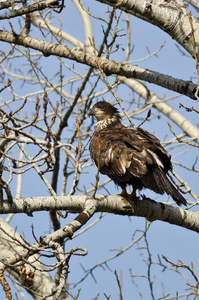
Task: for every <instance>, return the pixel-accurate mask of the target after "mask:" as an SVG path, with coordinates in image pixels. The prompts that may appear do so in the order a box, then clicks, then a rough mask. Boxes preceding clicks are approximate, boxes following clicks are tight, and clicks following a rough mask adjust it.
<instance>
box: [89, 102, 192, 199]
mask: <svg viewBox="0 0 199 300" xmlns="http://www.w3.org/2000/svg"><path fill="white" fill-rule="evenodd" d="M90 114H92V115H94V116H95V118H96V119H97V124H96V126H95V133H94V136H93V138H92V139H91V142H90V146H89V150H90V155H91V158H92V160H94V162H95V164H96V166H97V167H99V172H100V173H102V174H106V175H107V176H108V177H110V178H111V179H112V180H113V181H114V182H115V184H116V185H118V186H120V187H121V188H122V193H121V195H122V196H124V197H129V195H128V194H127V192H126V187H127V185H130V186H132V187H133V192H132V194H131V197H132V198H133V197H136V190H142V189H143V188H148V189H150V190H152V191H154V192H156V193H158V194H164V193H167V194H168V195H170V196H171V197H172V198H173V199H174V200H175V202H176V203H177V204H178V205H181V204H184V205H186V203H187V201H186V200H185V199H184V197H183V196H182V195H181V194H180V193H179V192H178V190H177V189H176V188H175V187H174V186H173V184H172V183H171V181H170V180H169V179H168V177H167V172H168V171H169V170H171V169H172V165H171V160H170V157H169V156H168V153H167V151H166V150H165V149H164V148H163V147H162V146H161V144H160V141H159V140H158V139H157V138H156V137H155V136H154V135H152V134H150V133H149V132H147V131H146V130H144V129H141V128H134V129H130V128H127V127H126V126H124V125H122V124H121V117H120V115H119V112H118V110H117V108H115V107H114V106H112V105H111V104H110V103H108V102H106V101H99V102H97V103H96V104H95V105H94V106H93V108H92V109H91V110H90Z"/></svg>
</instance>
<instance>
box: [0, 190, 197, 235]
mask: <svg viewBox="0 0 199 300" xmlns="http://www.w3.org/2000/svg"><path fill="white" fill-rule="evenodd" d="M88 200H89V201H91V203H93V205H94V207H96V212H108V213H113V214H118V215H128V216H138V217H145V218H146V219H148V220H149V221H155V220H160V221H163V222H167V223H170V224H174V225H177V226H180V227H184V228H187V229H190V230H192V231H195V232H199V213H198V212H192V211H188V210H184V209H182V208H179V207H174V206H171V205H168V204H163V203H160V202H155V201H154V200H152V199H149V198H145V197H144V198H143V199H142V200H137V201H135V202H133V201H132V202H131V205H132V209H129V207H128V209H127V208H126V204H125V203H124V202H123V201H122V198H121V196H119V195H111V196H104V195H97V196H96V200H95V199H92V198H91V196H90V195H77V196H60V197H58V196H57V198H56V200H55V198H54V197H31V198H22V199H17V200H13V203H9V202H8V201H2V205H1V207H0V214H7V213H26V214H28V215H32V213H33V212H34V211H49V210H51V209H55V210H65V211H67V212H70V213H80V212H82V211H83V209H84V207H85V203H86V202H87V201H88ZM60 230H61V231H63V228H62V229H60ZM53 234H55V233H53ZM56 236H60V235H59V230H57V231H56ZM53 239H54V240H56V238H53Z"/></svg>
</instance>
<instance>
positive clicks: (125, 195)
mask: <svg viewBox="0 0 199 300" xmlns="http://www.w3.org/2000/svg"><path fill="white" fill-rule="evenodd" d="M119 195H120V196H122V197H124V198H129V194H128V193H127V191H126V187H125V186H123V187H122V192H121V194H119Z"/></svg>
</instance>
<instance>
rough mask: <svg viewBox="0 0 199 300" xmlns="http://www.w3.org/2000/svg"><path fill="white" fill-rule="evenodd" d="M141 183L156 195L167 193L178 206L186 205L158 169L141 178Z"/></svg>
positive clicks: (183, 199) (162, 172)
mask: <svg viewBox="0 0 199 300" xmlns="http://www.w3.org/2000/svg"><path fill="white" fill-rule="evenodd" d="M142 183H143V185H144V186H145V187H146V188H149V189H151V190H153V191H154V192H156V193H158V194H164V193H167V195H170V196H171V197H172V198H173V200H174V201H175V202H176V203H177V204H178V205H182V204H184V205H186V204H187V201H186V200H185V198H184V197H183V196H182V195H181V194H180V192H179V191H178V190H177V189H176V188H175V186H174V185H173V184H172V183H171V181H170V180H169V179H168V178H167V176H166V174H165V173H164V171H163V170H162V169H160V168H159V167H157V168H156V170H155V171H154V170H153V171H151V172H150V171H149V172H148V174H147V176H146V177H145V176H144V177H142Z"/></svg>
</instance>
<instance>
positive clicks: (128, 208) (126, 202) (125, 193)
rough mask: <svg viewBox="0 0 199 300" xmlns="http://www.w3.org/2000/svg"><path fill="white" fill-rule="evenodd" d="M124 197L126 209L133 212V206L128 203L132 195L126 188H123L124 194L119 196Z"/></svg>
mask: <svg viewBox="0 0 199 300" xmlns="http://www.w3.org/2000/svg"><path fill="white" fill-rule="evenodd" d="M119 195H120V196H121V197H122V201H123V202H124V203H125V207H124V208H125V209H126V210H127V211H128V210H132V206H131V205H130V203H129V202H128V199H129V198H130V195H129V194H128V193H127V191H126V186H125V185H124V186H122V192H121V194H119Z"/></svg>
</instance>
